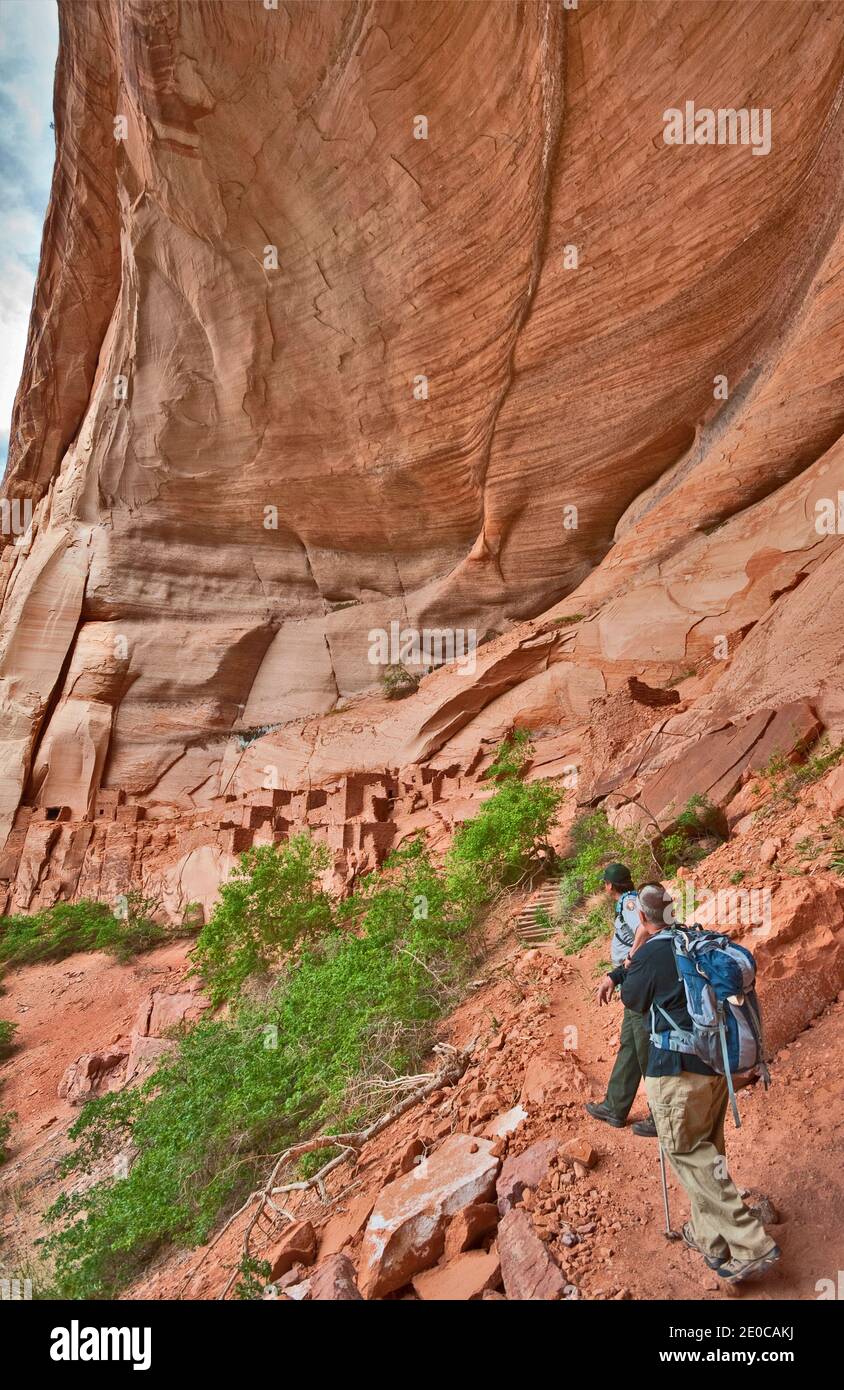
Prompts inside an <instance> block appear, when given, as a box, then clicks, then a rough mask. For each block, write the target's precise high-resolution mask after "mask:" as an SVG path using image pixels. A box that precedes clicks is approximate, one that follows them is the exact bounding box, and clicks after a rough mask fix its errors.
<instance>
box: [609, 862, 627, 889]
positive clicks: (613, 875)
mask: <svg viewBox="0 0 844 1390" xmlns="http://www.w3.org/2000/svg"><path fill="white" fill-rule="evenodd" d="M602 877H603V880H604V883H611V884H612V886H613V888H632V887H633V878H632V875H631V873H630V870H629V869H628V867H627V865H626V864H608V865H607V867H606V868H605V869H604V872H603V875H602Z"/></svg>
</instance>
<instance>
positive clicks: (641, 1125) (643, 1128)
mask: <svg viewBox="0 0 844 1390" xmlns="http://www.w3.org/2000/svg"><path fill="white" fill-rule="evenodd" d="M633 1133H634V1134H638V1135H639V1138H640V1139H656V1125H655V1124H654V1117H653V1115H649V1116H648V1118H647V1119H646V1120H637V1121H636V1123H635V1125H634V1126H633Z"/></svg>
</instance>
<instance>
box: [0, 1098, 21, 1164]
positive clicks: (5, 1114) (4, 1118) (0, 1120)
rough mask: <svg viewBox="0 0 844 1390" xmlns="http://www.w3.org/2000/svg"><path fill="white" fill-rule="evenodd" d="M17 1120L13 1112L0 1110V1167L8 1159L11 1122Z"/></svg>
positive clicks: (15, 1113)
mask: <svg viewBox="0 0 844 1390" xmlns="http://www.w3.org/2000/svg"><path fill="white" fill-rule="evenodd" d="M17 1118H18V1116H17V1112H16V1111H15V1110H5V1111H4V1110H0V1166H2V1164H4V1163H5V1162H6V1160H7V1158H8V1157H9V1149H8V1143H9V1135H10V1134H11V1132H12V1122H13V1121H14V1120H16V1119H17Z"/></svg>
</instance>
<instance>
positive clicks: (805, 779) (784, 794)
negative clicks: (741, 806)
mask: <svg viewBox="0 0 844 1390" xmlns="http://www.w3.org/2000/svg"><path fill="white" fill-rule="evenodd" d="M842 758H844V743H840V744H838V746H837V747H833V746H832V745H831V744H830V742H829V739H828V738H823V739H821V740H820V742H819V743H818V744H817V746H816V748H815V751H814V752H813V753H812V754H811V755H810V756H809V757H806V758H805V761H803V762H797V763H795V762H792V761H791V760H790V759H789V758H787V757H785V756H784V755H783V754H782V753H774V754H773V755H772V756H771V758H770V759H769V760H768V762H767V764H766V766H765V767H764V768H763V769H762V772H761V776H762V777H764V778H765V779H766V780H767V781H768V782H769V784H770V788H771V801H772V802H773V803H774V805H771V806H767V807H763V808H762V809H761V810H760V811H757V812H756V815H757V817H758V818H760V819H762V820H764V819H765V818H766V817H767V816H770V815H772V814H773V813H774V812H775V810H776V803H777V802H784V803H785V804H786V805H789V806H795V805H796V804H797V800H798V796H799V793H800V791H801V790H802V788H803V787H807V786H811V785H812V784H813V783H814V782H819V781H820V779H821V778H822V777H824V776H825V775H826V773H827V772H829V770H830V768H832V767H836V766H837V764H838V763H839V762H840V761H841V759H842Z"/></svg>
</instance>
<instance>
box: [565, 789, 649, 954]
mask: <svg viewBox="0 0 844 1390" xmlns="http://www.w3.org/2000/svg"><path fill="white" fill-rule="evenodd" d="M570 846H571V848H570V853H569V855H568V857H567V858H566V859H564V860H563V862H562V864H561V866H560V892H559V897H558V900H557V909H556V914H555V919H556V923H557V925H558V926H559V928H560V934H561V944H562V946H563V950H564V951H565V953H566V955H574V954H576V953H577V952H578V951H582V950H583V948H584V947H585V946H588V945H589V943H590V942H592V941H594V940H596V938H597V937H599V936H602V935H604V934H609V932H610V930H611V924H612V908H611V904H610V902H609V899H607V901H606V903H603V902H602V903H600V904H595V903H594V901H590V900H592V899H594V897H595V895H596V894H598V893H602V892H603V872H604V869H605V868H606V866H607V864H610V863H613V862H618V863H622V864H626V865H627V866H628V868H629V869H630V872H631V874H632V877H633V882H634V883H644V882H646V881H647V880H648V879H651V878H653V877H654V875H655V874H657V873H658V871H659V866H658V865H657V863H656V861H655V859H654V857H653V852H652V850H651V847H650V845H649V843H648V841H647V840H646V839H644V838H643V837H642V836H641V835H633V834H630V833H624V832H622V831H619V830H615V829H614V828H613V826H611V825H610V823H609V821H608V820H607V817H606V813H605V812H604V811H600V810H598V811H589V812H586V813H585V814H584V815H582V816H579V817H578V819H577V820H576V821H575V822H574V824H573V825H572V828H571V831H570Z"/></svg>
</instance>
